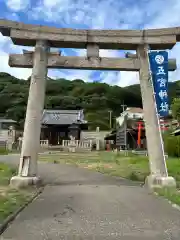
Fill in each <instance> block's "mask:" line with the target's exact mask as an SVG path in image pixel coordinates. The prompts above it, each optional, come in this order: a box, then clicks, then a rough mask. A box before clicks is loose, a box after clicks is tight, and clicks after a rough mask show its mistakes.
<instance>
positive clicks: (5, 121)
mask: <svg viewBox="0 0 180 240" xmlns="http://www.w3.org/2000/svg"><path fill="white" fill-rule="evenodd" d="M15 124H16V121H14V120H12V119H9V118H0V130H1V129H3V130H8V129H9V127H11V126H14V125H15Z"/></svg>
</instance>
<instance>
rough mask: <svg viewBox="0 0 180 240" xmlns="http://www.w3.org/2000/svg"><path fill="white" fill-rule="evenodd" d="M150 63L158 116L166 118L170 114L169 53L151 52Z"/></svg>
mask: <svg viewBox="0 0 180 240" xmlns="http://www.w3.org/2000/svg"><path fill="white" fill-rule="evenodd" d="M149 62H150V67H151V73H152V80H153V87H154V93H155V99H156V105H157V110H158V114H159V115H160V116H161V117H165V116H167V115H168V114H169V101H168V53H167V52H166V51H153V52H150V53H149Z"/></svg>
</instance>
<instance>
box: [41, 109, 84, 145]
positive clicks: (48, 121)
mask: <svg viewBox="0 0 180 240" xmlns="http://www.w3.org/2000/svg"><path fill="white" fill-rule="evenodd" d="M41 124H42V125H41V140H48V142H49V145H62V141H63V140H70V139H71V137H73V138H74V140H80V134H81V130H86V129H87V128H88V123H87V121H86V120H84V113H83V110H44V112H43V115H42V121H41Z"/></svg>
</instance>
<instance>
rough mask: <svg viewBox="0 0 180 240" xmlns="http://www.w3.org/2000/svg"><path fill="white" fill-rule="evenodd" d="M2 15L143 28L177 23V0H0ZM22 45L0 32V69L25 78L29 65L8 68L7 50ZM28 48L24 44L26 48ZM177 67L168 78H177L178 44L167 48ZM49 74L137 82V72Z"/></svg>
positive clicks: (83, 25)
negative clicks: (169, 49) (169, 48)
mask: <svg viewBox="0 0 180 240" xmlns="http://www.w3.org/2000/svg"><path fill="white" fill-rule="evenodd" d="M0 16H1V18H5V19H10V20H15V21H22V22H24V23H31V24H33V23H34V24H42V25H48V26H56V27H62V28H64V27H65V28H77V29H142V28H158V27H172V26H180V0H0ZM22 49H25V47H23V46H22V47H21V46H15V45H13V44H12V42H11V41H10V39H8V38H7V37H3V36H2V35H0V59H1V64H0V71H4V72H8V73H10V74H12V75H14V76H16V77H18V78H22V79H27V78H28V77H29V76H30V74H31V70H30V69H18V68H10V67H9V66H8V53H20V52H21V51H22ZM26 49H27V48H26ZM62 51H63V55H69V56H85V53H86V52H85V50H83V49H68V50H67V49H62ZM100 56H101V57H123V56H124V52H123V51H111V50H103V49H102V50H100ZM169 56H170V57H173V58H174V57H176V59H177V63H178V69H177V70H176V71H175V72H173V73H171V74H170V81H175V80H177V79H180V70H179V69H180V68H179V64H180V44H176V46H175V47H174V48H173V49H172V50H171V51H170V53H169ZM48 76H50V77H52V78H61V77H63V78H66V79H69V80H73V79H77V78H80V79H83V80H84V81H89V82H92V81H100V82H106V83H109V84H112V85H114V84H115V85H119V86H127V85H130V84H134V83H138V82H139V80H138V73H133V72H115V71H89V70H88V71H85V70H49V71H48Z"/></svg>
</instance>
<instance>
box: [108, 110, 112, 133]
mask: <svg viewBox="0 0 180 240" xmlns="http://www.w3.org/2000/svg"><path fill="white" fill-rule="evenodd" d="M108 112H109V128H110V129H111V128H112V111H108Z"/></svg>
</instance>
